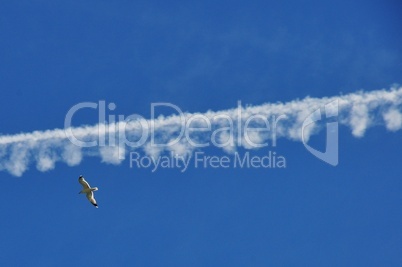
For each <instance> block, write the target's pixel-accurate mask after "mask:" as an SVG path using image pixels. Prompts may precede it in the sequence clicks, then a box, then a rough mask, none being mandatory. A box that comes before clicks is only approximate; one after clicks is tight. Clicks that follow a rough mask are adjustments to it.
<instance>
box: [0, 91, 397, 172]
mask: <svg viewBox="0 0 402 267" xmlns="http://www.w3.org/2000/svg"><path fill="white" fill-rule="evenodd" d="M333 101H337V102H336V103H337V108H338V112H337V114H338V117H337V121H338V122H339V123H340V124H343V125H347V126H349V127H350V128H351V131H352V134H353V135H354V136H355V137H362V136H363V135H364V133H365V131H366V129H367V128H368V127H370V126H373V125H385V127H386V128H387V129H388V130H389V131H397V130H400V129H401V127H402V114H401V109H402V107H401V105H402V87H396V86H395V87H392V88H391V89H389V90H385V89H382V90H377V91H371V92H364V91H361V92H357V93H352V94H347V95H341V96H335V97H324V98H311V97H307V98H304V99H302V100H294V101H290V102H287V103H268V104H263V105H258V106H246V107H242V106H238V107H237V108H233V109H229V110H223V111H215V112H214V111H208V112H206V113H192V114H191V113H182V114H179V115H172V116H169V117H162V116H160V117H158V118H151V119H148V120H146V119H143V118H142V119H141V118H140V119H138V117H139V116H137V117H131V118H130V116H129V117H127V119H126V120H125V121H119V122H109V123H101V124H97V125H94V126H82V127H67V128H66V129H54V130H46V131H34V132H31V133H21V134H14V135H3V136H0V170H6V171H8V172H10V173H11V174H12V175H15V176H21V175H22V174H23V173H24V172H25V171H26V170H27V169H28V167H29V166H30V164H31V163H36V167H37V169H38V170H40V171H47V170H50V169H53V168H54V166H55V163H56V162H57V161H62V162H65V163H67V164H68V165H69V166H74V165H77V164H79V163H80V162H81V160H82V158H83V157H84V156H100V157H101V159H102V161H103V162H106V163H112V164H119V163H120V162H121V161H122V160H123V159H124V157H125V155H126V154H127V152H128V151H132V150H138V149H140V150H143V151H144V153H145V154H147V155H149V156H158V155H159V154H160V153H165V152H173V153H175V154H178V155H189V153H191V152H192V151H193V150H194V149H195V148H198V149H200V148H202V147H205V146H216V147H219V148H222V149H223V150H224V151H225V152H227V153H233V152H234V151H236V149H237V148H238V147H243V148H246V149H256V148H258V147H263V146H267V145H268V146H275V143H276V138H281V137H282V138H288V139H291V140H301V130H302V125H303V122H304V120H305V119H306V118H307V117H308V116H309V115H310V114H311V113H312V112H314V111H315V110H317V109H319V108H322V107H324V106H325V105H327V104H328V103H331V102H333ZM319 130H320V127H319V125H315V127H309V128H308V129H304V135H305V136H304V137H305V139H308V137H309V136H310V135H311V134H314V133H316V132H318V131H319ZM157 144H159V145H157Z"/></svg>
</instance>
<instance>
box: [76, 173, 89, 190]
mask: <svg viewBox="0 0 402 267" xmlns="http://www.w3.org/2000/svg"><path fill="white" fill-rule="evenodd" d="M78 182H79V183H80V184H81V185H82V186H83V187H84V189H88V188H91V186H90V185H89V184H88V182H87V181H85V179H84V177H82V176H80V178H78Z"/></svg>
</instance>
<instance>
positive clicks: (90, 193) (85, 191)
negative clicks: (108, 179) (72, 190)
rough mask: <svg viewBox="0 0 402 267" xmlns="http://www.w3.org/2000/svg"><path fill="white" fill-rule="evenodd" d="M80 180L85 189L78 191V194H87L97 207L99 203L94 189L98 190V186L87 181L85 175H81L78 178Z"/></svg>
mask: <svg viewBox="0 0 402 267" xmlns="http://www.w3.org/2000/svg"><path fill="white" fill-rule="evenodd" d="M78 182H79V183H80V184H81V185H82V187H83V189H82V190H81V191H80V192H79V193H78V194H86V195H87V199H88V200H89V202H91V203H92V205H94V206H95V207H96V208H97V207H98V204H96V200H95V197H94V191H98V188H97V187H91V186H90V185H89V183H88V182H87V181H85V179H84V177H83V176H82V175H80V177H79V178H78Z"/></svg>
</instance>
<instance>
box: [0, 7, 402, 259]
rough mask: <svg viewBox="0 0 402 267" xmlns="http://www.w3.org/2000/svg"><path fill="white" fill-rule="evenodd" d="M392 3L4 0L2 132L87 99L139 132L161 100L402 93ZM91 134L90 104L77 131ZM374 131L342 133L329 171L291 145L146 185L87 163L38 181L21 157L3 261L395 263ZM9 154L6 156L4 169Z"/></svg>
mask: <svg viewBox="0 0 402 267" xmlns="http://www.w3.org/2000/svg"><path fill="white" fill-rule="evenodd" d="M401 8H402V6H401V4H400V3H399V2H398V1H364V2H363V1H354V2H350V1H337V2H336V3H335V2H333V1H303V2H300V1H282V2H280V1H279V2H278V1H253V2H252V3H250V2H249V1H231V2H226V1H202V2H195V1H191V2H188V3H182V2H180V1H168V2H162V1H160V2H158V1H143V2H139V1H136V3H132V2H131V1H115V2H113V3H111V2H110V1H81V2H80V3H67V2H62V1H45V0H43V1H35V2H31V1H18V2H12V1H8V2H7V1H3V2H2V3H0V36H1V38H0V59H1V60H0V88H1V98H0V103H1V105H0V114H2V116H3V119H2V123H1V126H0V134H1V136H3V135H11V136H12V135H16V134H19V133H21V132H24V133H30V132H33V131H46V130H53V129H56V128H58V129H62V128H63V127H64V121H65V116H66V114H67V112H68V110H69V109H70V108H71V107H72V106H74V105H76V104H78V103H81V102H93V103H98V101H101V100H104V101H106V103H111V102H113V103H115V104H116V109H115V110H114V111H113V112H112V111H109V113H108V115H116V116H117V115H119V114H122V115H125V116H128V115H130V114H134V113H135V114H140V115H141V116H143V117H144V118H146V119H149V118H150V116H151V109H150V108H151V103H155V102H168V103H172V104H175V105H177V106H178V107H180V109H182V110H183V111H186V112H190V113H196V112H200V113H204V112H206V111H208V110H213V111H221V110H227V109H232V108H236V106H237V101H239V100H240V101H241V102H242V104H243V105H252V106H258V105H262V104H264V103H277V102H283V103H287V102H289V101H294V100H297V99H304V98H305V97H307V96H311V97H315V98H319V99H322V98H323V97H332V96H338V95H349V94H352V93H354V92H356V91H359V90H364V92H370V91H373V90H378V89H382V88H385V89H387V90H388V89H389V88H390V87H391V86H392V84H395V83H402V76H401V73H402V64H401V62H402V49H401V45H400V44H401V43H402V36H401V34H400V28H401V26H402V21H401V18H400V13H401ZM398 108H399V110H401V106H400V105H399V106H398ZM376 112H382V110H381V108H380V109H376V110H373V111H372V112H371V113H370V117H376V116H377V115H378V114H376ZM161 113H162V114H164V115H170V114H171V113H172V111H171V110H162V111H161ZM98 122H99V121H98V114H97V112H96V111H95V110H90V109H87V110H85V111H82V112H80V113H77V114H76V116H74V119H73V126H75V127H79V126H82V125H96V124H97V123H98ZM370 126H372V127H367V130H366V131H365V132H364V135H362V136H360V137H356V136H355V135H354V134H353V132H352V129H351V127H349V126H346V125H343V124H341V125H340V126H339V164H338V165H337V166H335V167H334V166H331V165H329V164H327V163H325V162H323V161H321V160H319V159H317V158H316V157H314V156H313V155H312V154H310V153H309V152H308V151H307V150H306V148H305V147H304V146H303V143H302V142H300V141H297V140H296V141H295V140H289V139H288V138H281V139H279V140H278V144H277V146H276V147H268V148H263V149H259V150H254V149H252V150H247V149H244V148H239V152H240V153H246V152H250V154H251V155H254V156H264V155H266V154H267V152H268V151H275V152H276V153H277V154H278V155H283V156H284V157H285V158H286V163H287V164H286V168H284V169H278V168H232V167H230V168H195V167H194V166H190V168H188V169H187V170H186V171H185V172H181V171H180V170H179V169H177V168H176V169H175V168H172V169H159V170H157V171H156V172H152V171H151V170H150V169H145V168H141V169H139V168H130V165H129V160H128V159H126V160H124V161H122V162H121V163H120V164H118V165H116V164H108V163H105V162H102V158H101V157H100V156H99V155H97V154H96V155H93V156H88V155H86V156H84V157H83V158H82V161H81V162H80V163H79V164H77V165H74V166H69V165H68V164H66V163H65V162H56V163H55V166H54V168H52V169H49V170H47V171H45V172H41V171H39V170H37V168H36V167H35V162H34V160H35V159H36V158H37V157H40V155H37V154H35V152H32V151H31V152H30V153H31V154H29V157H30V159H31V161H30V162H28V164H27V166H28V169H27V170H26V171H25V172H24V173H23V174H22V176H21V177H15V176H13V175H12V174H10V173H9V172H7V171H6V170H3V171H1V173H0V174H1V176H2V177H1V179H0V183H1V187H2V193H1V194H0V211H1V212H2V214H3V216H2V220H1V221H0V236H1V242H0V250H1V253H0V264H1V265H2V266H11V265H13V266H28V265H29V266H55V265H57V266H72V265H76V266H77V265H78V266H81V265H86V266H110V265H112V264H113V265H114V266H127V265H131V266H223V265H224V266H401V264H402V256H401V255H402V254H401V247H402V241H401V240H402V230H401V221H402V209H401V206H400V203H402V180H401V178H400V174H401V171H402V168H401V164H400V159H401V157H400V155H401V152H400V144H401V143H402V137H401V134H400V131H390V130H389V129H388V128H387V127H385V126H384V123H381V122H380V123H377V122H375V123H373V125H370ZM1 136H0V139H1ZM323 140H325V131H321V132H319V133H318V134H316V135H314V136H313V137H312V138H311V145H314V146H316V147H320V148H321V149H322V148H323V143H324V141H323ZM19 149H23V147H20V148H19ZM55 151H57V149H56V150H55ZM203 151H204V152H205V153H207V154H208V155H218V156H225V155H228V154H226V153H225V152H224V151H222V150H221V149H217V148H215V147H208V148H207V149H204V150H203ZM59 152H60V151H59ZM55 153H56V152H55ZM60 153H61V152H60ZM9 154H10V150H9V148H7V149H2V151H1V157H0V159H1V160H2V161H5V160H9V156H10V155H9ZM0 165H1V164H0ZM80 174H83V175H84V176H85V177H86V179H87V180H88V181H89V182H90V183H91V185H93V186H97V187H99V191H98V192H96V198H97V201H98V204H99V209H95V208H93V207H92V206H91V205H90V203H89V202H87V200H86V199H85V197H84V196H82V195H78V194H77V193H78V191H80V190H81V188H80V185H79V184H78V182H77V179H78V176H79V175H80ZM123 187H124V188H123Z"/></svg>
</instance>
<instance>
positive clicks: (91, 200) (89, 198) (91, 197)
mask: <svg viewBox="0 0 402 267" xmlns="http://www.w3.org/2000/svg"><path fill="white" fill-rule="evenodd" d="M87 198H88V200H89V202H91V203H92V205H94V206H95V207H98V204H96V200H95V198H94V193H93V192H92V191H91V192H89V193H87Z"/></svg>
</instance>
